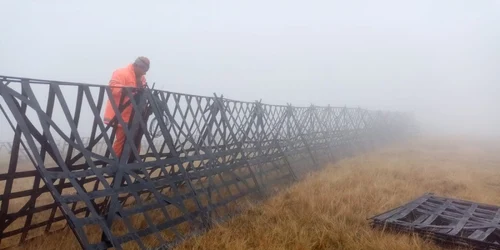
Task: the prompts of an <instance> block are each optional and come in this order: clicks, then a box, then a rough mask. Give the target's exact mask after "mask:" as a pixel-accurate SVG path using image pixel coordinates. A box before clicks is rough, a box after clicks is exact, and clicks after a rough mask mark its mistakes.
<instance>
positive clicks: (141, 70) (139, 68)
mask: <svg viewBox="0 0 500 250" xmlns="http://www.w3.org/2000/svg"><path fill="white" fill-rule="evenodd" d="M133 65H134V71H135V75H136V76H138V77H139V76H143V75H145V74H146V72H148V70H149V59H148V58H147V57H145V56H140V57H137V59H135V62H134V64H133Z"/></svg>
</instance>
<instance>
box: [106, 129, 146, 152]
mask: <svg viewBox="0 0 500 250" xmlns="http://www.w3.org/2000/svg"><path fill="white" fill-rule="evenodd" d="M126 141H127V136H126V135H125V131H124V130H123V128H122V127H121V126H116V134H115V141H114V142H113V150H114V151H115V153H116V155H117V156H118V158H120V156H121V155H122V153H123V148H124V146H125V143H126ZM136 147H137V151H139V153H140V152H141V143H140V142H139V143H138V145H136ZM130 154H132V151H130Z"/></svg>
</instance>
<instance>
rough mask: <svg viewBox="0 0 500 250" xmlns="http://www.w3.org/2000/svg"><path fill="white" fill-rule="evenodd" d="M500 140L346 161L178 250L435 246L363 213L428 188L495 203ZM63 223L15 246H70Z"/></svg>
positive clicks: (424, 143)
mask: <svg viewBox="0 0 500 250" xmlns="http://www.w3.org/2000/svg"><path fill="white" fill-rule="evenodd" d="M499 150H500V145H499V144H498V143H497V142H494V141H472V140H466V139H434V140H428V139H427V140H419V141H414V142H412V143H405V144H403V145H394V146H392V147H388V148H384V149H380V150H376V151H374V152H371V153H369V154H365V155H360V156H357V157H354V158H351V159H345V160H343V161H340V162H338V163H336V164H332V165H330V166H328V167H326V168H325V169H323V170H321V171H319V172H315V173H311V174H310V175H309V176H307V177H306V178H305V179H303V180H301V181H300V182H297V183H295V184H294V185H292V186H290V187H288V188H286V189H284V190H282V191H281V192H279V193H277V194H276V195H274V196H272V197H270V198H268V199H267V200H265V201H263V202H261V203H259V204H248V208H249V209H248V211H246V212H244V213H243V214H241V215H239V216H236V217H235V218H233V219H232V220H230V221H228V222H226V223H223V224H220V225H217V226H216V227H215V228H214V229H212V230H211V231H209V232H207V233H206V234H204V235H202V236H199V237H196V238H193V239H190V240H188V241H186V242H185V243H184V244H182V245H180V246H179V247H178V249H440V248H439V247H437V246H436V245H434V244H432V243H431V242H426V241H424V240H422V239H421V238H419V237H416V236H408V235H397V234H394V233H387V232H385V233H384V232H381V231H378V230H373V229H371V228H370V227H369V226H368V221H367V218H369V217H371V216H373V215H375V214H378V213H381V212H384V211H386V210H388V209H391V208H393V207H395V206H398V205H401V204H402V203H405V202H407V201H409V200H412V199H414V198H416V197H417V196H420V195H422V194H423V193H426V192H433V193H436V194H437V195H444V196H451V197H456V198H461V199H467V200H473V201H477V202H482V203H489V204H496V205H500V196H498V193H499V192H500V183H499V182H498V179H499V177H500V154H498V152H500V151H499ZM74 248H78V243H77V242H76V239H75V237H74V236H73V234H72V232H71V231H70V230H68V229H65V230H63V231H60V232H57V233H54V234H51V235H48V236H44V237H38V238H35V239H33V240H31V241H29V242H27V243H25V244H23V245H21V246H19V247H15V248H13V249H33V250H34V249H74Z"/></svg>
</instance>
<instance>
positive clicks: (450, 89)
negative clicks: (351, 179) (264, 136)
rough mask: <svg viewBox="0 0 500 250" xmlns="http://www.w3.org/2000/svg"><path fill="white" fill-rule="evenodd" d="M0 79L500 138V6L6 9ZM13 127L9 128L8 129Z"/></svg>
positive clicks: (22, 2)
mask: <svg viewBox="0 0 500 250" xmlns="http://www.w3.org/2000/svg"><path fill="white" fill-rule="evenodd" d="M0 9H1V10H2V13H1V14H0V31H1V33H0V35H1V36H2V38H1V39H0V56H1V59H0V75H9V76H23V77H30V78H41V79H53V80H63V81H76V82H87V83H96V84H107V83H108V81H109V77H110V76H111V73H112V72H113V70H115V69H116V68H118V67H122V66H125V65H126V64H128V63H130V62H132V61H133V60H134V59H135V58H136V57H137V56H141V55H144V56H148V57H149V58H150V59H151V69H150V72H148V74H147V79H148V82H149V83H150V85H151V84H152V83H153V82H156V87H157V88H162V89H165V90H169V91H175V92H184V93H193V94H200V95H212V94H213V93H214V92H215V93H217V94H223V95H224V96H225V97H227V98H231V99H241V100H245V101H253V100H257V99H262V100H263V102H265V103H270V104H285V103H287V102H291V103H293V104H294V105H297V106H308V105H310V104H315V105H327V104H331V105H332V106H344V105H347V106H354V107H357V106H360V107H364V108H369V109H385V110H402V111H414V112H415V114H416V115H417V118H418V119H419V121H420V122H421V123H422V125H424V126H425V127H426V128H432V129H436V130H438V131H446V132H461V133H470V132H476V133H477V132H481V133H483V134H484V133H490V132H496V133H500V111H498V107H499V104H500V102H499V97H500V93H499V90H500V87H498V86H499V84H500V68H499V65H500V29H499V27H500V1H493V0H491V1H487V0H481V1H470V0H465V1H457V0H449V1H445V0H441V1H423V0H419V1H332V0H325V1H304V0H302V1H290V0H287V1H284V0H274V1H262V0H252V1H241V0H239V1H235V0H232V1H229V0H224V1H194V0H190V1H142V2H141V1H123V0H122V1H62V0H60V1H55V0H47V1H27V0H16V1H8V0H0ZM3 126H4V125H2V127H3Z"/></svg>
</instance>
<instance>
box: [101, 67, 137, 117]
mask: <svg viewBox="0 0 500 250" xmlns="http://www.w3.org/2000/svg"><path fill="white" fill-rule="evenodd" d="M138 85H139V86H138ZM109 86H110V87H111V93H112V95H113V99H114V100H115V103H116V105H117V107H118V108H120V105H122V104H124V103H126V102H127V101H128V100H129V98H128V96H127V95H126V94H125V96H124V98H123V101H122V103H120V99H121V98H122V92H123V87H134V88H143V87H145V86H146V77H144V76H142V77H141V82H140V83H136V77H135V72H134V66H133V65H132V64H129V65H128V66H126V67H124V68H120V69H117V70H115V71H114V72H113V75H112V76H111V80H110V81H109ZM121 115H122V118H123V120H124V121H125V123H128V122H129V120H130V118H131V115H132V105H131V104H130V105H128V106H127V107H126V108H125V109H124V110H123V111H122V113H121ZM114 117H115V111H114V110H113V106H111V102H110V100H109V99H108V101H107V102H106V107H105V110H104V123H105V124H108V123H109V122H111V120H113V118H114ZM116 124H117V125H118V126H120V125H119V124H118V123H116Z"/></svg>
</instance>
